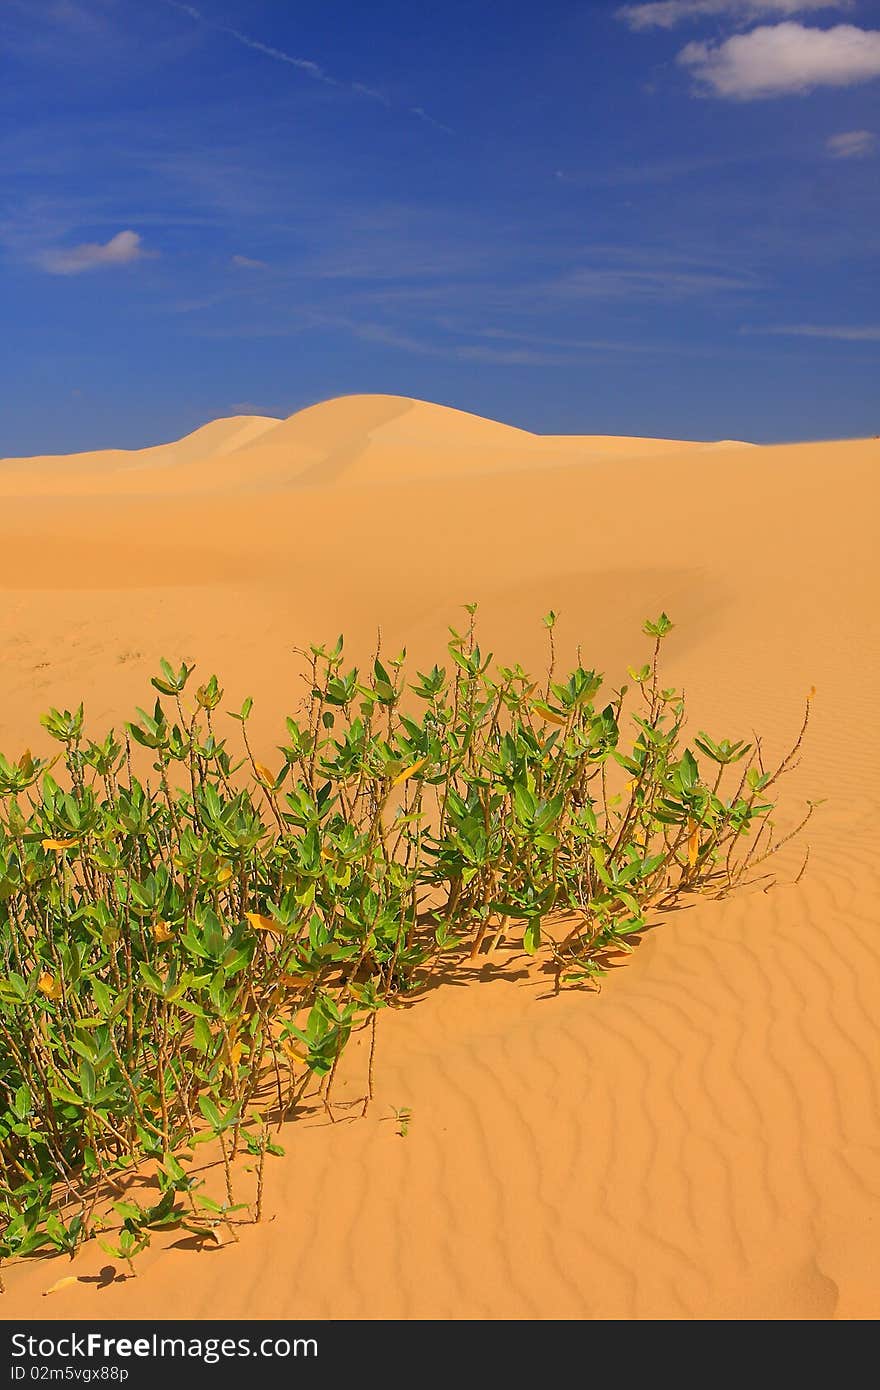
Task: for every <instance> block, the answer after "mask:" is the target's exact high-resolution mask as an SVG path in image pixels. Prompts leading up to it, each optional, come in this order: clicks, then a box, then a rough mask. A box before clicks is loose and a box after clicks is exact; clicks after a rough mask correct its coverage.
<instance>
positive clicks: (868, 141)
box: [825, 130, 877, 159]
mask: <svg viewBox="0 0 880 1390" xmlns="http://www.w3.org/2000/svg"><path fill="white" fill-rule="evenodd" d="M876 143H877V137H876V135H875V134H874V132H873V131H872V130H842V131H841V132H840V134H839V135H829V137H828V139H827V140H826V141H825V148H826V150H827V151H828V153H829V154H830V155H832V156H833V157H834V159H863V158H864V157H865V155H869V154H872V153H873V151H874V147H875V145H876Z"/></svg>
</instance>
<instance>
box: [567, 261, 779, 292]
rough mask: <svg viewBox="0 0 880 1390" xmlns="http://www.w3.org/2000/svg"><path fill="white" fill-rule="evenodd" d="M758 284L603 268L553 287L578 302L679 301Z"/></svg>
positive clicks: (695, 273)
mask: <svg viewBox="0 0 880 1390" xmlns="http://www.w3.org/2000/svg"><path fill="white" fill-rule="evenodd" d="M756 283H757V282H756V281H755V279H754V278H752V277H745V276H739V275H734V274H728V273H726V272H724V271H712V270H686V269H675V268H674V267H671V266H660V267H658V268H656V269H655V268H650V267H647V266H646V267H644V268H639V269H626V268H624V267H620V266H603V267H589V268H584V269H577V270H573V271H571V272H569V273H568V274H567V275H565V276H563V277H562V278H560V279H559V280H558V281H557V282H556V283H555V284H554V285H553V286H552V287H550V288H552V289H553V290H554V291H555V292H556V293H558V294H565V295H566V296H569V297H573V298H577V299H636V300H678V299H693V298H702V297H706V296H710V295H715V294H719V293H730V292H734V293H737V292H742V291H745V290H753V289H755V288H756Z"/></svg>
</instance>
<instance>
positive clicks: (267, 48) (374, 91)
mask: <svg viewBox="0 0 880 1390" xmlns="http://www.w3.org/2000/svg"><path fill="white" fill-rule="evenodd" d="M162 3H163V4H165V5H168V6H169V7H170V8H171V9H172V10H178V11H179V12H180V13H181V14H185V15H187V16H188V17H189V18H190V19H192V20H194V21H195V23H196V24H201V25H204V27H205V28H206V29H213V30H214V32H215V33H217V34H225V35H226V36H227V38H230V39H234V40H235V42H236V43H238V44H241V46H242V47H243V48H249V49H251V50H252V52H254V53H262V54H263V56H264V57H265V58H272V59H274V61H275V62H276V63H286V64H287V65H288V66H289V67H292V68H297V69H298V70H299V71H300V72H301V73H303V74H304V76H306V77H310V78H311V79H312V81H314V82H322V83H323V84H324V85H325V86H327V87H337V88H339V89H340V90H342V91H348V92H352V93H353V94H354V95H355V96H359V97H364V98H366V100H368V101H375V102H378V103H379V104H380V105H381V106H386V107H388V108H389V109H392V108H393V106H394V103H393V102H392V101H391V100H390V98H389V97H388V96H386V94H385V93H384V92H383V91H381V90H380V89H379V88H378V87H374V86H372V85H371V84H370V83H367V82H358V81H353V80H346V79H343V78H339V77H334V76H333V75H332V74H331V73H329V72H328V71H327V69H326V68H325V67H324V66H323V65H322V64H321V63H316V62H315V61H314V59H312V58H301V57H298V56H297V55H296V54H294V53H288V52H287V51H286V50H285V49H283V48H276V47H275V46H274V45H273V44H269V43H263V41H262V39H255V38H253V37H252V36H251V35H250V34H244V33H242V31H241V30H240V29H236V28H234V27H233V26H232V25H231V24H223V23H222V22H221V21H220V20H217V19H212V18H211V17H210V16H209V15H206V14H205V13H204V12H203V11H202V10H200V9H197V7H196V6H195V5H187V4H185V3H184V0H162ZM404 109H405V110H406V112H407V114H409V115H411V116H415V118H416V119H417V120H419V121H423V122H425V123H426V124H427V125H430V126H433V127H434V128H435V129H436V130H442V131H445V132H446V133H447V134H448V135H452V134H453V131H452V129H451V127H450V126H448V125H444V124H443V122H442V121H438V120H435V119H434V117H433V116H430V115H429V114H428V112H427V111H425V110H424V108H423V107H421V106H408V107H405V108H404Z"/></svg>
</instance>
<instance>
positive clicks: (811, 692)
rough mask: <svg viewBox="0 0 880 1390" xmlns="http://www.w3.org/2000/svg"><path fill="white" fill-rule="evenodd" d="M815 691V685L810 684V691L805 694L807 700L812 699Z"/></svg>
mask: <svg viewBox="0 0 880 1390" xmlns="http://www.w3.org/2000/svg"><path fill="white" fill-rule="evenodd" d="M815 693H816V687H815V686H814V685H811V686H810V693H809V695H808V696H807V700H812V698H813V696H814V695H815Z"/></svg>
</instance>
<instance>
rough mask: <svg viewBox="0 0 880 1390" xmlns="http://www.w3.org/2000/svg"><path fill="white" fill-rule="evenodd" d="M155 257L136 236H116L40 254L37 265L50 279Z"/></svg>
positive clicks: (120, 234) (118, 234)
mask: <svg viewBox="0 0 880 1390" xmlns="http://www.w3.org/2000/svg"><path fill="white" fill-rule="evenodd" d="M156 255H157V252H155V251H148V250H147V249H146V248H145V246H144V244H143V242H142V241H141V238H140V236H139V235H138V233H137V232H132V231H125V232H117V233H116V235H115V236H113V237H111V238H110V240H109V241H105V242H103V243H102V242H99V241H84V242H81V243H80V244H79V246H66V247H53V248H51V249H50V250H47V251H43V252H42V253H41V254H40V256H39V257H38V261H37V264H38V265H40V266H41V267H42V269H43V270H47V271H48V272H49V274H50V275H80V274H81V273H82V272H83V271H84V270H101V269H105V268H107V267H109V266H120V265H131V264H132V262H133V261H142V260H146V259H149V258H152V257H154V256H156Z"/></svg>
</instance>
